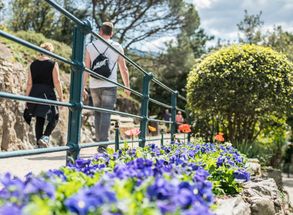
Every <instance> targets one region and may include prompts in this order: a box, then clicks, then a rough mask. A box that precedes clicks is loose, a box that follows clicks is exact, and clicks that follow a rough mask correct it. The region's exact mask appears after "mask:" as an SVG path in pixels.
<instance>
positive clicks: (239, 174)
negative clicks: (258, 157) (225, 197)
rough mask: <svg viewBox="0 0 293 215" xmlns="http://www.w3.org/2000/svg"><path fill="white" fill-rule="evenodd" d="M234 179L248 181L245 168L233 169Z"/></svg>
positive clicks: (248, 175)
mask: <svg viewBox="0 0 293 215" xmlns="http://www.w3.org/2000/svg"><path fill="white" fill-rule="evenodd" d="M233 175H234V177H235V179H238V180H243V181H249V180H250V174H249V173H248V172H246V171H245V170H241V169H238V170H235V171H234V173H233Z"/></svg>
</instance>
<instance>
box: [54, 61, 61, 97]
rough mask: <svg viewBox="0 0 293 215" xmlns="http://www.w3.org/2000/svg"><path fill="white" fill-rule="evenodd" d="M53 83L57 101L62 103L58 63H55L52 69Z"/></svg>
mask: <svg viewBox="0 0 293 215" xmlns="http://www.w3.org/2000/svg"><path fill="white" fill-rule="evenodd" d="M53 83H54V87H55V89H56V91H57V94H58V97H59V101H62V100H63V92H62V86H61V82H60V75H59V66H58V63H55V66H54V69H53Z"/></svg>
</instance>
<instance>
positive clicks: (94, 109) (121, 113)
mask: <svg viewBox="0 0 293 215" xmlns="http://www.w3.org/2000/svg"><path fill="white" fill-rule="evenodd" d="M83 109H85V110H93V111H98V112H105V113H111V114H115V115H122V116H128V117H133V118H138V119H142V118H143V117H142V116H138V115H134V114H130V113H125V112H121V111H115V110H109V109H105V108H99V107H93V106H88V105H84V106H83Z"/></svg>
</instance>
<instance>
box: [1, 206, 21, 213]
mask: <svg viewBox="0 0 293 215" xmlns="http://www.w3.org/2000/svg"><path fill="white" fill-rule="evenodd" d="M0 214H1V215H21V214H22V212H21V209H20V208H19V207H18V206H16V205H14V204H12V203H6V204H5V205H3V206H2V207H0Z"/></svg>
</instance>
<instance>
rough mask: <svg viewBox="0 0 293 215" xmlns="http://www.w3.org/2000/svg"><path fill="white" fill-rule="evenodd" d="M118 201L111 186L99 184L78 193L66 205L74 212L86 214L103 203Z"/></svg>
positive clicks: (81, 214) (80, 214)
mask: <svg viewBox="0 0 293 215" xmlns="http://www.w3.org/2000/svg"><path fill="white" fill-rule="evenodd" d="M115 202H117V199H116V196H115V193H114V192H112V191H111V190H110V189H109V188H107V187H105V186H103V185H101V184H97V185H95V186H93V187H91V188H84V189H82V190H80V191H79V192H78V193H77V194H76V195H74V196H72V197H70V198H68V199H67V200H66V201H65V206H66V207H67V208H68V209H69V210H70V211H71V212H74V213H77V214H79V215H86V214H88V213H89V212H93V211H95V210H96V209H97V208H99V207H100V206H102V205H106V204H111V203H115Z"/></svg>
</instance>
